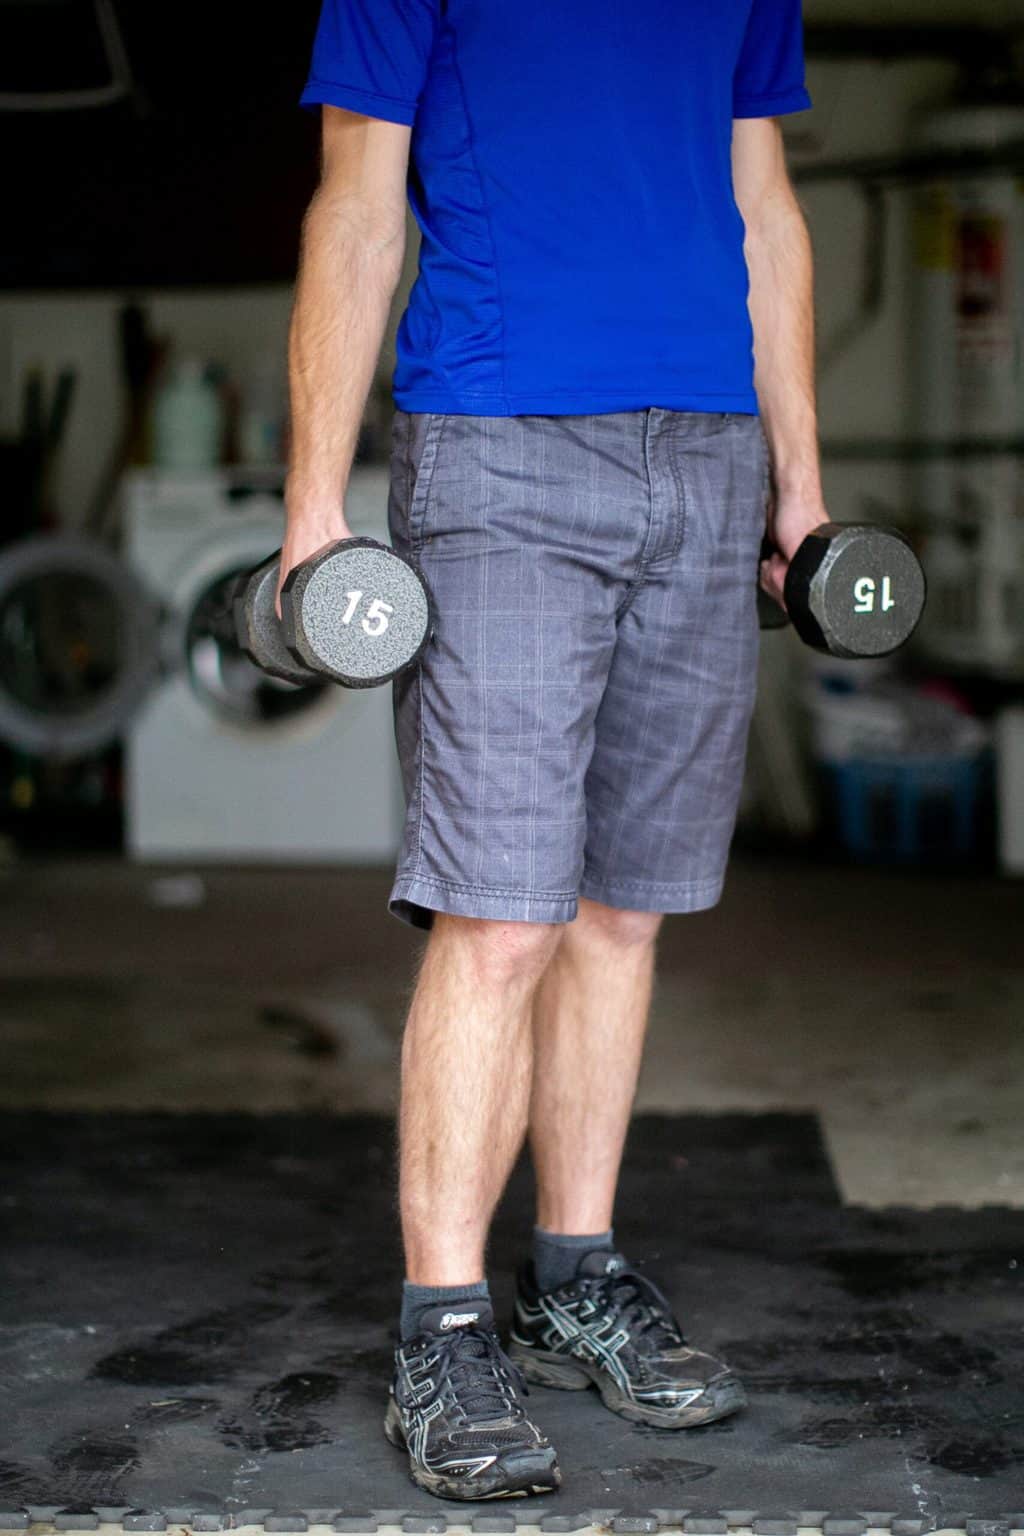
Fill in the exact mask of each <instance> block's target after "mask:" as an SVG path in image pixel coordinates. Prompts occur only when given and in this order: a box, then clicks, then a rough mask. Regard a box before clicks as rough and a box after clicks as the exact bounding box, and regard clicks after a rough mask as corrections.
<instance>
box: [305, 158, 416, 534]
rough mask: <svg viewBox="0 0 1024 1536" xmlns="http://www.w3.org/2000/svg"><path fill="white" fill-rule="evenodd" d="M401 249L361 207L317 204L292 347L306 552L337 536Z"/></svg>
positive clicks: (329, 200)
mask: <svg viewBox="0 0 1024 1536" xmlns="http://www.w3.org/2000/svg"><path fill="white" fill-rule="evenodd" d="M403 248H404V225H403V226H402V228H401V229H400V230H396V229H382V228H381V227H380V226H379V225H378V224H376V223H375V222H374V221H373V219H372V218H371V217H370V216H369V215H368V213H367V211H366V209H365V207H364V205H363V204H362V203H361V202H360V200H359V199H358V198H357V197H353V196H350V195H342V196H334V195H332V194H330V193H329V192H325V191H324V190H323V189H321V191H320V192H318V193H317V195H316V196H315V197H314V199H313V201H312V203H311V204H310V207H309V211H308V212H307V214H306V218H305V221H304V224H303V236H302V255H301V260H300V264H299V277H298V283H297V286H296V296H295V306H294V309H293V313H292V321H291V329H290V333H289V341H288V372H289V389H290V396H291V455H290V464H289V471H288V487H287V496H286V501H287V509H288V521H289V524H295V523H296V522H299V523H301V524H302V527H303V530H304V532H305V533H306V535H307V542H311V541H313V540H314V539H315V538H316V537H317V536H319V535H322V542H326V541H327V540H328V539H331V538H336V537H337V536H338V526H339V521H340V519H341V516H342V504H343V498H344V493H345V487H346V485H347V483H348V478H349V474H350V471H351V467H352V460H353V457H354V455H355V448H356V441H357V439H358V436H359V428H360V423H361V421H362V416H363V411H364V408H365V405H366V398H367V395H368V394H369V390H370V385H371V383H372V381H373V375H374V370H375V369H376V366H377V361H378V358H379V355H380V348H381V343H382V340H383V337H384V331H385V328H386V325H387V319H388V313H389V310H390V307H391V301H392V299H393V297H394V293H395V288H396V286H397V284H398V279H399V274H400V272H401V267H402V254H403Z"/></svg>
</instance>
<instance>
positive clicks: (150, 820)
mask: <svg viewBox="0 0 1024 1536" xmlns="http://www.w3.org/2000/svg"><path fill="white" fill-rule="evenodd" d="M387 493H388V475H387V470H386V469H384V468H366V469H360V468H358V467H357V468H356V469H355V470H354V471H353V473H352V477H351V482H350V487H349V493H348V497H347V500H346V515H347V517H348V519H349V522H350V524H351V526H352V530H353V532H354V533H361V534H368V535H370V536H372V537H374V538H378V539H381V540H382V541H383V542H385V543H387V542H389V539H388V532H387ZM124 511H125V539H126V543H125V550H124V556H125V560H126V562H127V564H128V566H129V567H130V569H131V571H132V572H133V573H134V575H135V577H136V578H137V579H138V580H139V581H140V582H141V584H142V586H143V588H144V589H145V590H146V591H147V592H148V593H149V594H150V595H151V596H152V597H154V598H155V599H156V600H157V603H158V605H159V610H160V620H159V635H160V652H161V656H160V668H159V670H158V672H157V673H156V675H155V677H154V679H153V680H152V682H151V683H150V685H149V686H148V687H147V688H146V689H145V690H144V691H143V694H142V702H141V704H140V705H138V707H137V708H135V709H134V711H133V713H132V717H131V719H130V722H129V725H128V727H127V734H126V746H127V752H126V765H125V768H126V778H125V798H126V812H127V844H128V849H129V851H130V853H131V854H132V855H133V856H135V857H136V858H138V859H151V860H187V861H189V862H195V861H198V860H210V861H215V860H228V861H238V860H253V861H260V860H262V861H274V860H281V861H289V862H292V861H330V862H332V863H337V862H345V863H353V864H372V863H385V862H388V861H389V860H391V859H393V858H394V856H395V853H396V851H397V848H398V843H399V837H400V831H401V823H402V815H403V811H402V790H401V782H400V778H399V771H398V762H397V756H396V752H395V745H394V730H393V722H392V690H391V688H390V686H385V687H381V688H367V689H358V690H349V689H344V688H340V687H337V686H335V685H333V684H330V683H326V684H323V685H320V686H317V687H315V688H308V689H307V688H294V687H291V686H290V685H288V684H285V683H279V682H278V681H277V680H275V679H273V678H269V677H267V676H266V675H265V674H264V673H262V672H261V671H260V670H259V669H258V668H257V667H255V666H254V665H253V664H252V663H251V662H250V661H248V660H247V659H246V658H245V657H244V656H242V655H241V654H240V653H239V652H238V651H237V650H236V649H234V648H233V647H230V646H224V645H221V644H220V643H219V642H218V640H217V638H216V635H215V633H213V632H211V629H210V628H209V627H208V624H207V621H208V620H209V619H210V618H211V617H212V616H215V615H216V614H217V613H218V612H223V610H224V607H225V603H226V601H227V597H228V593H229V588H230V584H231V582H232V581H233V579H234V578H235V577H236V576H237V575H238V574H239V572H241V571H244V570H248V569H250V568H251V567H252V566H254V565H256V564H258V563H259V562H260V561H261V560H263V559H265V558H266V556H267V555H269V554H271V553H272V552H273V551H274V550H275V549H276V548H278V546H279V545H280V542H281V534H282V526H283V507H282V501H281V497H280V494H279V492H275V490H274V489H273V488H272V487H271V486H269V485H268V484H267V483H266V482H264V484H263V485H262V486H261V485H260V483H259V482H258V481H256V482H254V481H253V479H252V477H251V476H246V475H245V474H244V473H241V472H237V471H231V470H222V471H214V472H211V473H209V474H202V475H177V474H169V473H167V472H164V471H155V470H139V471H135V472H133V473H132V474H131V475H129V476H128V478H127V479H126V482H125V503H124Z"/></svg>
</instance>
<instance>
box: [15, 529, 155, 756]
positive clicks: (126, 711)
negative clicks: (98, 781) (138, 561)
mask: <svg viewBox="0 0 1024 1536" xmlns="http://www.w3.org/2000/svg"><path fill="white" fill-rule="evenodd" d="M159 622H160V615H159V609H158V607H157V604H156V603H155V602H154V601H153V599H152V598H151V597H150V596H149V595H148V594H147V593H146V592H145V590H144V589H143V587H142V585H141V583H140V582H139V581H138V579H137V578H136V577H135V576H134V575H133V574H132V572H131V569H130V568H129V566H128V565H126V564H125V562H124V561H123V560H121V559H119V558H118V557H117V556H116V555H115V554H113V553H112V552H111V551H110V550H108V549H107V548H106V547H105V546H104V545H102V544H99V543H96V542H94V541H92V540H89V539H82V538H77V537H74V536H71V535H66V534H49V535H46V534H44V535H41V536H39V537H35V538H30V539H25V540H23V541H22V542H20V543H17V544H12V545H10V546H9V547H7V548H5V549H2V550H0V739H3V740H4V741H6V742H7V743H8V744H10V745H11V746H14V747H18V748H20V749H21V750H22V751H24V752H30V753H32V754H34V755H36V756H40V757H61V758H72V757H82V756H85V755H86V754H88V753H90V752H95V751H97V750H98V749H100V748H102V747H105V746H108V745H109V744H110V743H111V742H113V741H115V740H116V739H117V738H118V737H119V736H120V735H121V734H122V733H123V732H124V729H125V727H126V726H127V724H128V722H129V721H130V719H131V717H132V715H133V714H134V713H135V711H136V709H137V708H138V706H139V705H140V703H141V702H142V699H143V698H144V696H145V694H146V693H147V692H148V690H149V687H150V685H151V683H152V682H153V679H154V677H155V675H156V672H157V669H158V657H159Z"/></svg>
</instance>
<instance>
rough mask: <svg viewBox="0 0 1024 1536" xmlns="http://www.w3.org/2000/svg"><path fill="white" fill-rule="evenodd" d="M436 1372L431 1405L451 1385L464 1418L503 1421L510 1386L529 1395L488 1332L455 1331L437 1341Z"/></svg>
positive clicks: (514, 1367) (516, 1369) (512, 1363)
mask: <svg viewBox="0 0 1024 1536" xmlns="http://www.w3.org/2000/svg"><path fill="white" fill-rule="evenodd" d="M435 1354H436V1359H437V1370H436V1372H435V1375H434V1383H435V1390H434V1392H433V1393H432V1394H431V1398H430V1401H431V1402H433V1400H434V1399H435V1398H436V1397H437V1396H439V1394H440V1393H441V1392H443V1391H444V1387H445V1384H446V1383H450V1384H451V1388H452V1396H453V1397H454V1399H455V1402H456V1403H457V1404H458V1406H459V1408H460V1409H461V1410H462V1411H463V1412H464V1413H465V1415H466V1417H467V1418H470V1417H472V1418H473V1419H474V1420H477V1421H479V1420H481V1419H502V1418H506V1417H507V1415H508V1412H509V1408H510V1407H511V1406H514V1405H511V1404H510V1403H509V1390H508V1389H509V1385H514V1386H515V1387H517V1388H518V1390H519V1391H520V1392H523V1393H528V1391H529V1389H528V1387H527V1385H526V1379H525V1377H524V1376H523V1373H522V1371H521V1370H520V1369H519V1367H518V1366H517V1365H516V1363H515V1361H514V1360H510V1359H509V1357H508V1355H506V1353H505V1351H504V1350H503V1349H502V1347H501V1343H500V1341H499V1339H498V1335H497V1334H496V1333H494V1332H493V1331H492V1330H491V1329H489V1328H474V1327H464V1328H454V1329H453V1330H452V1332H451V1333H450V1334H447V1335H445V1336H444V1338H443V1339H441V1340H439V1342H438V1345H437V1347H436V1350H435Z"/></svg>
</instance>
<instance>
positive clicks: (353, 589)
mask: <svg viewBox="0 0 1024 1536" xmlns="http://www.w3.org/2000/svg"><path fill="white" fill-rule="evenodd" d="M279 569H280V553H278V554H276V555H272V556H271V557H270V559H269V560H265V561H264V562H263V564H262V565H259V566H257V567H256V569H255V570H254V571H252V572H250V574H249V575H248V576H245V577H242V578H241V581H240V584H239V587H238V590H237V592H236V595H235V598H234V603H233V613H234V624H235V634H236V637H237V640H238V644H239V645H240V646H241V648H242V650H243V651H244V652H245V654H246V655H247V656H248V657H249V658H250V659H251V660H252V661H254V662H255V663H256V665H257V666H258V667H261V668H262V669H263V671H264V672H268V673H269V674H270V675H271V676H272V677H279V678H281V679H283V681H285V682H288V683H296V684H299V685H306V686H308V685H309V684H311V683H317V682H322V681H323V680H324V679H329V680H332V681H334V682H336V683H342V684H343V685H344V686H345V687H346V688H374V687H376V686H377V685H378V684H380V683H386V682H389V681H390V680H391V678H393V677H397V676H398V674H399V673H400V672H404V671H405V670H406V668H407V667H411V666H413V665H415V663H416V662H417V661H418V660H419V658H420V655H421V654H422V652H423V649H424V647H425V646H426V644H427V642H428V640H429V639H430V636H431V634H432V633H433V628H434V607H433V602H432V599H431V596H430V592H429V590H428V588H427V584H426V582H425V581H424V579H423V576H422V574H421V573H420V571H419V569H418V567H417V566H415V565H414V564H413V562H412V561H411V560H408V559H407V558H406V557H405V556H404V555H400V554H398V553H397V552H396V551H395V550H393V549H391V548H389V546H388V545H387V544H382V543H380V542H379V540H377V539H369V538H350V539H336V540H334V541H333V542H332V543H330V544H325V545H324V546H323V548H321V549H318V550H317V551H316V552H315V554H312V555H310V556H309V558H308V559H306V560H303V561H301V563H300V564H299V565H297V566H295V567H294V568H293V569H292V570H291V571H289V573H288V576H287V578H286V579H285V583H284V586H283V588H282V590H281V618H280V619H278V617H277V613H276V611H275V606H274V604H275V597H276V593H277V582H278V573H279Z"/></svg>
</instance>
